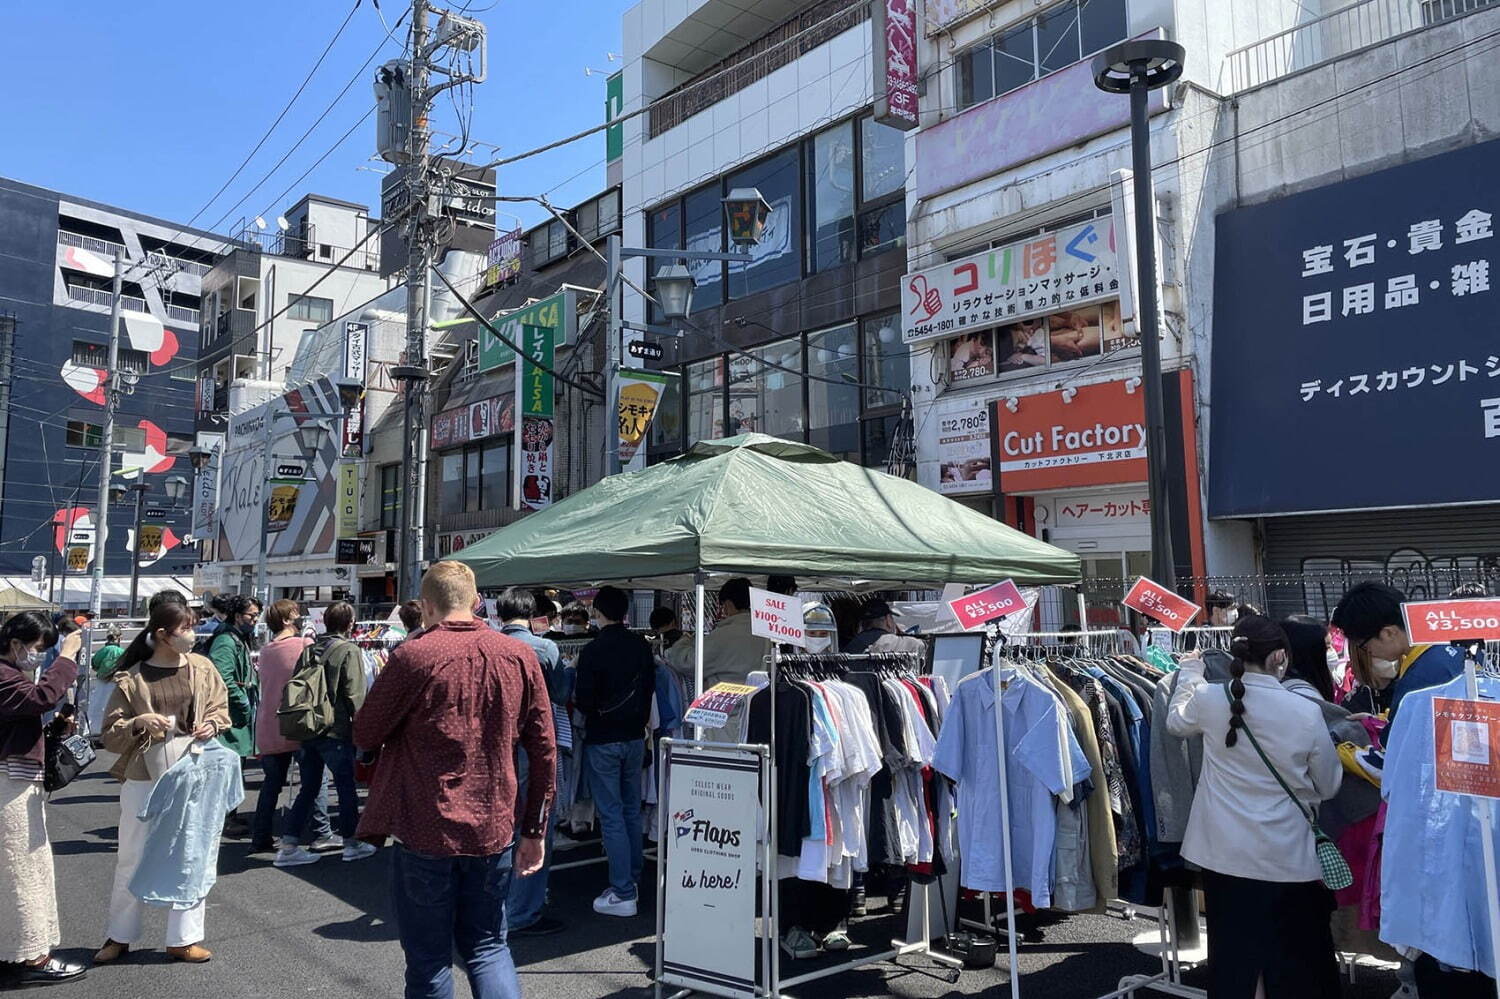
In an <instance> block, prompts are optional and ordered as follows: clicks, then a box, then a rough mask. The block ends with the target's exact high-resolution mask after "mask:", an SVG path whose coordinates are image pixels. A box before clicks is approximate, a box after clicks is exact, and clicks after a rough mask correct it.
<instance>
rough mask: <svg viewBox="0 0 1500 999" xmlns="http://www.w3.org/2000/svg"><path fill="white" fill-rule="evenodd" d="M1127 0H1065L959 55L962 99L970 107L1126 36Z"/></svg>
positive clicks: (1053, 70) (1071, 62)
mask: <svg viewBox="0 0 1500 999" xmlns="http://www.w3.org/2000/svg"><path fill="white" fill-rule="evenodd" d="M1127 30H1128V29H1127V27H1126V18H1125V0H1064V2H1063V3H1060V4H1056V5H1054V6H1052V7H1049V8H1048V9H1047V10H1044V11H1042V12H1041V13H1040V14H1038V15H1036V17H1034V18H1027V19H1026V20H1025V21H1023V22H1021V23H1020V24H1018V25H1015V26H1014V27H1012V28H1010V29H1008V30H1006V31H1004V32H1002V33H1001V34H998V35H995V36H994V37H992V38H990V39H989V40H988V41H986V42H983V43H981V44H979V45H977V46H975V47H974V48H972V49H969V50H968V51H967V52H965V53H963V54H962V55H960V56H959V57H958V100H959V105H960V106H961V107H969V106H970V105H973V104H978V103H979V102H980V101H985V100H989V99H990V98H991V97H994V96H996V95H999V94H1005V93H1009V92H1010V91H1012V90H1015V89H1016V88H1017V87H1024V86H1025V85H1026V84H1028V83H1030V82H1031V81H1032V80H1035V79H1038V78H1039V77H1043V76H1046V75H1047V74H1049V73H1055V72H1057V71H1058V70H1060V69H1063V68H1065V67H1067V66H1071V65H1073V64H1074V63H1076V62H1078V60H1079V59H1082V58H1085V57H1087V56H1090V55H1092V54H1094V53H1095V52H1098V51H1099V50H1101V49H1105V48H1108V47H1109V46H1111V45H1113V44H1114V43H1116V42H1118V41H1120V40H1121V39H1123V38H1125V37H1126V34H1127Z"/></svg>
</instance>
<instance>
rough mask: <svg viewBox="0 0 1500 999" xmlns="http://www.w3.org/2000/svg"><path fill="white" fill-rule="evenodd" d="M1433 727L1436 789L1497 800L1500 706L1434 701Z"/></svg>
mask: <svg viewBox="0 0 1500 999" xmlns="http://www.w3.org/2000/svg"><path fill="white" fill-rule="evenodd" d="M1432 724H1433V749H1434V751H1435V754H1436V759H1435V763H1436V766H1435V768H1434V770H1435V771H1436V777H1437V780H1436V784H1435V786H1436V787H1437V789H1438V790H1439V791H1449V792H1451V793H1453V794H1469V795H1475V796H1477V797H1481V798H1500V704H1496V703H1493V702H1487V701H1468V700H1463V699H1460V698H1455V697H1434V698H1433V699H1432Z"/></svg>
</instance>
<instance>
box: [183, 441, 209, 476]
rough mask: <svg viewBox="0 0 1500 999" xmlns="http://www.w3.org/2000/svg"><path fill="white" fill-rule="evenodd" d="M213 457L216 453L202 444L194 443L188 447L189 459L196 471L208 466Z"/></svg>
mask: <svg viewBox="0 0 1500 999" xmlns="http://www.w3.org/2000/svg"><path fill="white" fill-rule="evenodd" d="M213 457H214V453H213V452H212V451H211V450H209V449H208V448H206V447H204V446H203V445H201V444H194V445H193V446H192V447H191V448H189V449H188V461H189V462H191V463H192V466H193V471H195V472H201V471H203V470H204V469H205V468H207V467H208V463H209V462H210V461H212V460H213Z"/></svg>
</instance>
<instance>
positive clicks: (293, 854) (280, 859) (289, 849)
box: [271, 846, 319, 867]
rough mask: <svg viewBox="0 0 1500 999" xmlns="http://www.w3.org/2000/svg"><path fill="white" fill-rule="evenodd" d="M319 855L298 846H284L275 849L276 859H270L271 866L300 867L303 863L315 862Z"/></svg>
mask: <svg viewBox="0 0 1500 999" xmlns="http://www.w3.org/2000/svg"><path fill="white" fill-rule="evenodd" d="M318 860H319V857H318V855H317V854H316V853H313V852H312V851H311V850H304V849H303V848H302V847H300V846H284V847H282V848H281V849H280V850H277V851H276V859H275V860H273V861H271V865H272V866H273V867H301V866H303V865H304V864H316V863H317V862H318Z"/></svg>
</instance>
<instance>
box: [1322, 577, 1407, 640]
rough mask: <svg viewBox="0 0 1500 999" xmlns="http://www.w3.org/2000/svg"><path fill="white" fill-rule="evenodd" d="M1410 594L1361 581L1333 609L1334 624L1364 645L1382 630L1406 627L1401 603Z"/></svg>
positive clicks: (1404, 628)
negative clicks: (1402, 616) (1391, 627)
mask: <svg viewBox="0 0 1500 999" xmlns="http://www.w3.org/2000/svg"><path fill="white" fill-rule="evenodd" d="M1405 602H1406V594H1404V593H1402V592H1401V591H1400V590H1398V589H1396V588H1395V587H1394V586H1387V585H1386V584H1385V583H1373V582H1366V583H1357V584H1355V586H1354V587H1353V588H1352V589H1351V590H1350V591H1349V592H1348V593H1345V594H1344V599H1342V600H1340V601H1339V605H1338V606H1337V607H1335V608H1334V609H1333V626H1334V627H1335V628H1337V629H1339V630H1340V631H1342V632H1343V633H1344V634H1345V635H1347V636H1348V637H1349V641H1351V642H1353V643H1355V644H1356V645H1363V644H1364V643H1365V642H1368V641H1369V640H1370V639H1372V638H1374V637H1375V636H1376V635H1378V634H1380V632H1381V630H1382V629H1384V628H1388V627H1390V626H1391V625H1395V626H1396V627H1397V628H1400V629H1402V630H1403V631H1404V630H1406V624H1405V622H1404V621H1403V620H1402V618H1401V605H1402V604H1404V603H1405Z"/></svg>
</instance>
